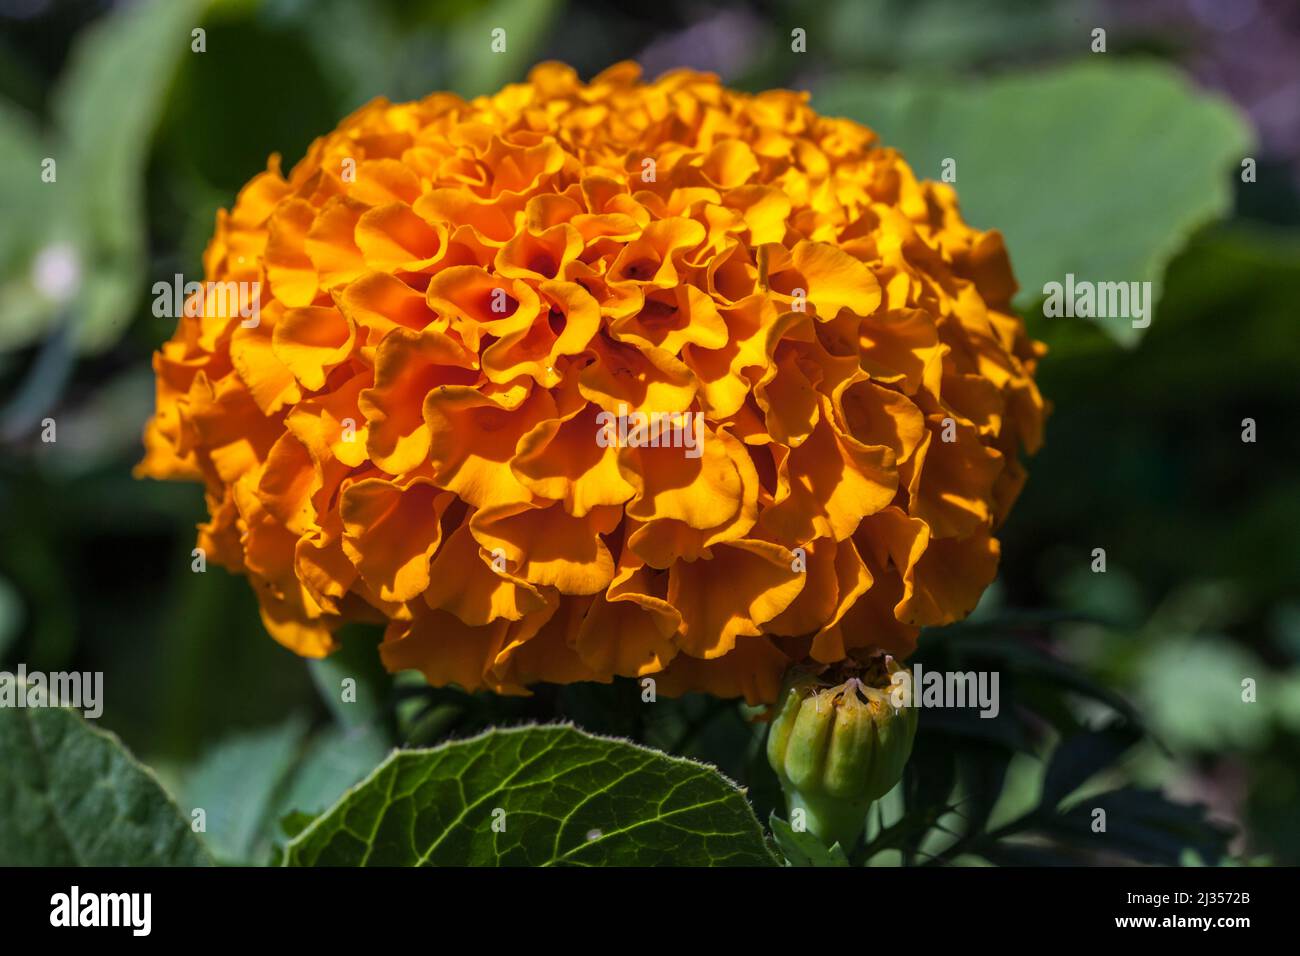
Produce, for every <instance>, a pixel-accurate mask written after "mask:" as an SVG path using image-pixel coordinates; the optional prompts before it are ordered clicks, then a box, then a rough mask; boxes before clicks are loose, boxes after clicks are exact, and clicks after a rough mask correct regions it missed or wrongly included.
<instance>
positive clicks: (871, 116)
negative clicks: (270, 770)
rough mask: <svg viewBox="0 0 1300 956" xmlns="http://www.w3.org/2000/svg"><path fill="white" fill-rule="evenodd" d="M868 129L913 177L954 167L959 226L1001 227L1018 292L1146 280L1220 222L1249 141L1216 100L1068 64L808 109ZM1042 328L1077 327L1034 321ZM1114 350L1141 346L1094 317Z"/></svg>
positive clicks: (1172, 77) (837, 98) (918, 85)
mask: <svg viewBox="0 0 1300 956" xmlns="http://www.w3.org/2000/svg"><path fill="white" fill-rule="evenodd" d="M813 103H814V105H815V106H816V107H817V108H818V109H819V110H820V111H822V112H825V113H839V114H842V115H846V116H850V117H852V118H853V119H856V120H859V121H861V122H863V123H865V124H866V125H868V126H870V127H871V128H872V129H874V130H876V131H877V132H878V133H879V134H880V136H881V138H882V140H883V142H884V144H885V145H887V146H893V147H896V148H898V149H900V150H901V151H902V153H903V155H904V157H905V158H906V159H907V161H908V162H909V164H910V165H911V166H912V168H913V170H915V172H916V174H917V176H918V177H920V178H923V179H938V178H939V177H940V174H941V171H942V164H943V161H944V160H945V159H947V158H951V159H954V160H956V182H955V184H954V185H955V187H956V189H957V194H958V196H959V197H960V199H961V205H962V213H963V216H964V217H965V218H966V219H967V221H969V222H970V223H972V224H973V225H975V226H977V227H979V228H982V229H993V228H996V229H1000V230H1001V231H1002V233H1003V234H1004V236H1005V237H1006V241H1007V247H1008V249H1009V251H1010V254H1011V262H1012V265H1013V267H1014V269H1015V273H1016V277H1017V278H1018V280H1019V282H1020V288H1021V292H1020V295H1019V297H1018V298H1017V300H1016V301H1017V305H1018V306H1020V307H1021V308H1029V307H1032V306H1035V305H1036V304H1037V302H1038V301H1039V300H1040V299H1041V297H1042V296H1043V294H1044V293H1043V286H1044V284H1045V283H1047V282H1052V281H1056V282H1064V281H1065V276H1066V274H1067V273H1073V274H1074V276H1075V280H1076V282H1077V281H1082V280H1088V281H1092V282H1121V281H1122V282H1131V281H1150V282H1151V283H1152V302H1153V303H1154V302H1156V301H1159V298H1160V285H1161V281H1162V277H1163V274H1164V270H1165V266H1166V265H1167V264H1168V262H1169V260H1170V259H1171V258H1173V256H1174V255H1175V254H1176V253H1177V252H1178V251H1179V249H1180V248H1181V247H1182V246H1183V244H1184V242H1185V241H1186V240H1187V238H1188V236H1189V235H1190V234H1191V233H1192V232H1193V231H1194V230H1195V229H1197V228H1198V227H1200V226H1202V225H1204V224H1205V223H1207V222H1210V221H1212V220H1214V219H1216V218H1218V217H1220V216H1222V215H1223V214H1224V213H1225V212H1227V211H1228V209H1229V207H1230V204H1231V197H1232V177H1233V176H1234V175H1235V172H1236V171H1238V170H1239V168H1240V166H1239V164H1240V162H1241V160H1242V158H1243V157H1244V156H1245V155H1246V151H1247V149H1248V144H1249V142H1250V134H1249V131H1248V128H1247V127H1246V125H1245V124H1244V123H1243V121H1242V120H1241V119H1240V117H1239V116H1238V115H1237V114H1236V113H1235V112H1234V111H1233V110H1232V108H1230V107H1229V106H1228V105H1227V104H1226V103H1225V102H1224V101H1222V100H1219V99H1217V98H1213V97H1210V96H1207V95H1205V94H1203V93H1198V92H1194V91H1193V90H1192V89H1191V88H1190V86H1189V85H1188V84H1187V81H1186V80H1185V79H1183V78H1182V76H1181V75H1180V74H1179V73H1178V72H1177V71H1176V70H1174V69H1172V68H1169V67H1166V66H1163V65H1159V64H1155V63H1134V62H1131V61H1130V62H1126V63H1122V64H1118V63H1100V62H1092V61H1085V62H1083V63H1080V64H1077V65H1071V66H1066V67H1062V68H1057V69H1053V70H1045V71H1042V72H1036V73H1032V74H1019V75H1011V76H1005V77H999V78H995V79H992V80H988V81H985V82H983V83H978V82H970V81H966V80H963V81H961V82H955V81H954V80H953V79H952V78H934V79H926V80H923V81H922V80H911V79H909V80H897V81H882V80H880V79H877V78H867V77H838V78H832V79H831V80H829V81H828V82H826V83H825V84H823V85H822V86H821V87H820V89H819V90H818V92H817V94H816V96H815V97H814V100H813ZM1042 321H1043V332H1042V334H1048V335H1050V334H1051V331H1052V323H1069V322H1079V321H1087V320H1081V319H1066V318H1060V319H1044V320H1042ZM1096 321H1097V322H1098V323H1099V324H1101V325H1102V326H1103V327H1104V328H1105V330H1106V331H1107V332H1108V333H1109V334H1110V335H1111V337H1112V338H1114V339H1115V340H1116V341H1118V342H1120V343H1121V344H1124V345H1133V344H1135V343H1136V342H1137V341H1138V339H1139V338H1140V337H1141V335H1142V331H1143V330H1142V329H1138V328H1134V327H1133V325H1132V321H1131V320H1130V319H1128V318H1112V319H1099V320H1096Z"/></svg>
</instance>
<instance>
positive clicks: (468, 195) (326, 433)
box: [138, 63, 1043, 702]
mask: <svg viewBox="0 0 1300 956" xmlns="http://www.w3.org/2000/svg"><path fill="white" fill-rule="evenodd" d="M204 268H205V271H206V278H207V280H208V283H209V285H211V284H216V283H247V284H250V285H251V284H253V283H257V285H256V286H253V287H254V288H256V289H258V296H257V300H256V301H257V305H258V306H259V308H258V310H257V312H258V314H257V318H256V321H247V320H246V319H244V320H241V313H238V312H236V311H234V310H232V309H230V308H228V307H225V306H223V305H222V300H221V297H220V296H214V295H211V294H204V295H199V296H197V298H196V301H195V302H194V304H193V307H192V308H190V309H188V310H187V312H186V314H185V315H184V316H182V317H181V318H180V320H179V323H178V327H177V330H176V334H175V335H174V336H173V338H172V339H171V341H169V342H167V343H166V344H164V345H163V347H162V349H161V350H160V351H159V352H158V353H157V355H156V356H155V362H154V367H155V369H156V372H157V411H156V414H155V416H154V418H153V419H152V420H151V421H150V423H149V425H148V427H147V430H146V433H145V444H146V448H147V455H146V457H145V459H144V461H143V462H142V463H141V465H140V466H139V468H138V473H139V474H141V475H147V476H151V477H156V478H181V479H186V480H196V479H197V480H201V481H202V482H203V483H204V485H205V487H206V490H207V504H208V509H209V515H210V518H209V520H208V521H207V522H206V523H205V524H202V525H200V527H199V545H200V546H201V547H202V548H204V549H205V550H206V552H207V555H208V558H209V560H213V561H216V562H218V563H220V564H222V565H224V566H225V567H227V568H229V569H231V570H232V571H235V572H238V573H242V574H246V575H247V576H248V577H249V579H250V580H251V581H252V583H253V585H254V588H255V590H256V593H257V596H258V599H259V601H260V602H261V609H262V618H263V620H264V622H265V625H266V627H267V630H268V631H269V632H270V633H271V635H272V636H273V637H275V639H276V640H278V641H280V642H281V643H283V644H284V645H286V646H287V647H289V648H291V649H293V650H294V651H296V652H298V653H300V654H304V655H308V656H320V655H324V654H328V653H329V652H330V651H331V649H332V648H333V647H334V646H335V644H334V638H333V634H334V632H335V631H336V630H337V629H338V627H339V626H340V625H342V624H344V623H345V622H348V621H352V620H370V621H375V622H384V623H386V624H387V631H386V634H385V638H384V642H383V644H382V645H381V653H382V655H383V659H384V661H385V663H386V664H387V666H388V667H389V668H391V669H394V670H396V669H403V668H416V669H418V670H420V671H422V672H423V673H424V675H425V676H426V677H427V678H428V680H429V681H431V682H432V683H435V684H446V683H456V684H459V685H461V686H462V687H465V688H469V689H475V688H485V687H486V688H491V689H493V690H496V691H498V692H504V693H522V692H526V690H525V689H526V687H527V685H529V684H530V683H533V682H537V681H555V682H569V681H578V680H609V679H610V678H611V677H612V676H614V675H625V676H643V675H650V674H653V675H655V676H656V679H657V681H658V682H659V688H660V690H661V691H664V692H666V693H679V692H682V691H686V690H706V691H709V692H712V693H715V694H718V695H726V696H737V695H744V696H745V697H746V698H747V699H748V700H750V701H751V702H766V701H772V700H774V699H775V698H776V696H777V693H778V690H779V687H780V680H781V675H782V674H783V673H784V672H785V671H786V670H787V668H788V667H789V666H790V665H791V663H793V662H796V661H805V660H809V659H811V660H812V661H816V662H822V663H831V662H836V661H840V660H842V659H844V658H845V657H846V656H849V655H850V654H851V653H853V652H855V651H860V650H862V649H868V648H871V649H874V648H880V649H883V650H885V651H888V652H889V653H891V654H893V655H895V656H898V657H906V656H907V655H908V653H909V652H911V651H912V649H913V648H914V645H915V640H916V636H917V633H918V631H919V629H920V628H921V627H922V626H926V625H940V624H945V623H948V622H950V621H954V620H957V619H959V618H961V617H963V616H964V615H966V614H967V613H969V612H970V611H971V609H972V608H973V607H974V606H975V603H976V601H977V600H978V598H979V596H980V594H981V593H982V592H983V590H984V588H985V587H986V586H987V585H988V583H989V582H990V581H991V580H992V578H993V575H994V572H995V570H996V566H997V561H998V542H997V540H996V539H995V538H994V537H993V529H994V528H995V527H996V526H997V525H998V523H999V522H1000V521H1001V520H1002V518H1003V517H1004V516H1005V515H1006V513H1007V511H1008V509H1009V508H1010V506H1011V503H1012V501H1013V500H1014V498H1015V497H1016V495H1017V493H1018V492H1019V490H1020V487H1021V484H1022V483H1023V481H1024V474H1025V473H1024V471H1023V469H1022V468H1021V466H1020V464H1019V461H1018V455H1019V453H1020V450H1021V448H1022V447H1023V448H1024V449H1026V450H1027V451H1028V452H1030V453H1032V452H1033V451H1034V450H1036V448H1037V446H1038V445H1039V442H1040V440H1041V432H1042V418H1043V402H1042V399H1041V398H1040V396H1039V393H1038V390H1037V388H1036V387H1035V385H1034V380H1033V375H1034V370H1035V365H1036V362H1037V359H1038V357H1039V356H1040V355H1041V353H1042V351H1043V348H1042V346H1041V345H1039V344H1038V343H1035V342H1033V341H1032V340H1030V339H1029V338H1028V337H1027V335H1026V333H1025V330H1024V327H1023V325H1022V324H1021V322H1020V320H1019V319H1018V318H1017V317H1016V316H1015V315H1014V313H1013V312H1012V311H1011V307H1010V299H1011V296H1012V294H1013V293H1014V292H1015V289H1016V286H1015V281H1014V279H1013V278H1012V275H1011V270H1010V265H1009V263H1008V260H1007V255H1006V250H1005V249H1004V247H1003V243H1002V239H1001V237H1000V236H999V234H998V233H996V232H979V231H977V230H975V229H972V228H970V227H969V226H967V225H966V224H965V223H964V222H963V221H962V219H961V217H960V215H959V214H958V211H957V202H956V196H955V195H954V193H953V191H952V189H950V188H949V187H948V186H946V185H942V184H937V183H932V182H918V181H917V179H916V177H915V176H914V175H913V173H912V171H911V169H909V168H908V166H907V165H906V163H904V162H903V160H902V159H901V157H900V156H899V155H898V154H897V153H896V152H894V151H893V150H890V149H887V148H884V147H882V146H881V145H880V144H879V143H878V142H877V138H876V136H875V134H874V133H872V132H871V131H870V130H868V129H865V128H864V127H862V126H860V125H858V124H856V123H853V122H850V121H848V120H843V119H831V118H826V117H822V116H819V115H817V113H815V112H814V111H813V110H812V109H810V108H809V106H808V105H807V97H806V96H805V95H800V94H796V93H791V92H784V91H774V92H768V93H762V94H759V95H747V94H741V93H736V92H733V91H731V90H728V89H725V88H724V87H722V86H721V85H719V83H718V81H717V79H716V78H715V77H713V76H709V75H705V74H699V73H694V72H688V71H678V72H673V73H669V74H667V75H665V76H663V77H661V78H660V79H658V80H656V81H655V82H652V83H643V82H642V81H641V78H640V72H639V70H638V68H637V67H636V66H635V65H633V64H631V63H623V64H619V65H617V66H614V67H612V68H610V69H609V70H607V71H606V72H604V73H602V74H601V75H600V76H598V77H596V79H595V80H594V81H592V82H591V83H590V84H589V85H584V84H583V83H581V82H580V81H579V80H578V78H577V76H576V75H575V74H574V72H573V71H572V70H571V69H569V68H568V67H566V66H563V65H559V64H544V65H541V66H538V67H537V68H536V69H534V70H533V72H532V74H531V75H530V77H529V81H528V82H527V83H522V84H518V85H512V86H508V87H506V88H505V89H504V90H502V91H501V92H500V93H498V94H496V95H495V96H490V97H480V98H478V99H475V100H472V101H469V102H466V101H464V100H462V99H460V98H458V97H456V96H451V95H448V94H435V95H432V96H429V97H427V98H426V99H423V100H421V101H419V102H415V103H407V104H402V105H394V104H392V103H389V102H386V101H383V100H377V101H375V102H373V103H371V104H369V105H368V106H365V107H363V108H362V109H361V110H359V111H358V112H357V113H355V114H353V115H352V116H350V117H348V118H347V119H346V120H344V121H343V123H342V124H341V125H340V126H339V128H338V129H337V130H335V131H334V132H332V133H330V134H329V135H327V136H325V137H323V138H321V139H318V140H317V141H316V142H315V143H313V144H312V146H311V148H310V150H309V151H308V153H307V156H306V157H305V158H304V159H303V160H302V161H301V162H300V163H299V164H298V165H297V166H296V167H294V169H293V171H292V173H291V174H290V175H289V177H288V178H287V179H285V178H284V177H283V176H281V174H280V170H279V161H278V158H277V157H272V159H271V162H270V164H269V168H268V169H267V171H266V172H264V173H261V174H260V175H258V176H256V177H255V178H254V179H253V180H252V181H251V182H250V183H248V185H247V186H245V187H244V189H243V191H242V192H241V193H240V194H239V197H238V199H237V201H236V202H235V206H234V208H233V209H232V210H230V211H229V212H225V211H223V212H221V213H219V214H218V216H217V226H216V234H215V236H214V237H213V239H212V241H211V243H210V244H209V246H208V249H207V252H206V254H205V257H204ZM190 313H193V314H190ZM629 421H630V422H631V427H630V430H629V428H628V427H627V426H628V423H629ZM647 422H649V423H650V425H651V427H650V429H649V430H647V428H646V424H647ZM660 425H662V427H659V426H660ZM638 429H639V430H638ZM651 436H658V438H659V439H661V440H655V441H651V440H650V437H651Z"/></svg>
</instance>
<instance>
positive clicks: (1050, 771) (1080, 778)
mask: <svg viewBox="0 0 1300 956" xmlns="http://www.w3.org/2000/svg"><path fill="white" fill-rule="evenodd" d="M1141 739H1142V734H1141V732H1140V731H1138V730H1137V729H1136V728H1134V727H1132V726H1130V725H1128V724H1120V725H1114V726H1110V727H1106V728H1104V729H1102V730H1098V731H1093V732H1091V733H1083V734H1076V735H1074V736H1073V737H1070V738H1069V739H1067V740H1063V741H1062V742H1061V743H1060V744H1058V745H1057V747H1056V749H1055V750H1054V751H1053V752H1052V760H1051V762H1050V763H1049V764H1048V765H1047V774H1046V776H1045V777H1044V778H1043V794H1042V806H1043V809H1045V810H1055V809H1056V807H1057V806H1058V805H1059V804H1060V803H1061V801H1062V800H1064V799H1065V798H1066V797H1068V796H1069V795H1070V794H1072V793H1074V791H1076V790H1078V789H1079V788H1080V787H1081V786H1083V785H1084V784H1085V783H1087V782H1088V781H1089V780H1090V779H1091V778H1092V777H1094V776H1096V775H1097V774H1098V773H1100V772H1101V771H1103V770H1105V769H1106V768H1107V767H1110V766H1112V765H1113V764H1114V763H1115V762H1116V761H1117V760H1119V758H1120V757H1122V756H1123V755H1124V754H1125V753H1127V752H1128V750H1129V749H1130V748H1131V747H1133V746H1134V745H1135V744H1136V743H1137V742H1138V741H1139V740H1141Z"/></svg>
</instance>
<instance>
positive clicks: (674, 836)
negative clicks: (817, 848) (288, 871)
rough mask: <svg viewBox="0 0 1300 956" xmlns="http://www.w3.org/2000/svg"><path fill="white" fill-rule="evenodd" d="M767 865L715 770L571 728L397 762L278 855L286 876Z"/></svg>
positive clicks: (518, 731)
mask: <svg viewBox="0 0 1300 956" xmlns="http://www.w3.org/2000/svg"><path fill="white" fill-rule="evenodd" d="M494 824H495V827H494ZM776 862H777V861H776V858H775V857H774V856H773V855H772V853H771V851H770V850H769V849H768V848H767V845H766V842H765V840H764V837H763V830H762V827H761V826H760V825H759V822H758V820H757V819H756V818H755V816H754V813H753V811H752V810H751V809H750V807H749V804H748V803H747V802H746V801H745V797H744V794H743V792H742V791H740V790H738V789H737V788H736V787H735V786H734V785H733V784H732V783H730V782H729V781H728V780H726V779H724V778H723V777H722V776H720V775H719V774H718V773H717V772H716V771H714V770H713V769H712V768H710V767H706V766H704V765H703V764H697V763H694V762H692V761H689V760H685V759H682V758H680V757H672V756H669V755H667V754H663V753H659V752H658V751H654V750H648V749H646V748H644V747H638V746H636V745H634V744H630V743H627V742H625V741H620V740H612V739H609V738H604V737H594V736H591V735H590V734H585V733H583V732H581V731H579V730H577V729H575V728H573V727H569V726H545V727H524V728H515V729H508V730H492V731H489V732H487V733H485V734H483V735H481V736H479V737H475V738H472V739H470V740H465V741H459V742H456V743H450V744H445V745H443V746H441V747H436V748H434V749H432V750H406V751H398V752H396V753H394V754H393V755H392V756H391V757H389V759H388V760H386V761H385V762H384V763H383V764H381V765H380V766H379V767H378V768H377V769H376V770H375V772H374V773H373V774H371V775H370V777H369V778H368V779H366V780H365V781H364V782H363V783H362V784H360V785H359V786H358V787H356V788H354V789H353V790H352V791H350V792H349V793H348V794H347V795H346V796H345V797H344V798H343V799H342V800H341V801H339V803H338V804H337V805H336V806H335V807H333V808H332V809H331V810H330V811H329V812H328V813H326V814H325V815H323V816H322V817H320V818H319V819H318V820H317V821H316V822H315V823H313V824H312V825H311V826H310V827H309V828H308V829H306V830H305V831H303V832H302V833H300V834H299V835H298V836H297V837H296V838H295V839H294V840H292V841H291V842H290V843H289V845H288V847H287V848H286V853H285V863H286V864H288V865H296V866H313V865H315V866H366V865H369V866H441V865H493V864H496V865H536V866H554V865H573V866H599V865H616V866H620V865H652V864H658V865H676V866H687V865H748V866H772V865H775V864H776Z"/></svg>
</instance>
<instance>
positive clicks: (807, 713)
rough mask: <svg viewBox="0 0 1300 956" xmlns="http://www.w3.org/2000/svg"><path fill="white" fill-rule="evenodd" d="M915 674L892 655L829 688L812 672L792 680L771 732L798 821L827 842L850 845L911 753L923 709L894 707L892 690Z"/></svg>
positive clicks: (771, 747)
mask: <svg viewBox="0 0 1300 956" xmlns="http://www.w3.org/2000/svg"><path fill="white" fill-rule="evenodd" d="M910 679H911V674H910V673H909V672H908V671H907V669H906V668H904V667H902V666H901V665H900V664H898V662H896V661H895V660H894V659H893V658H892V657H889V656H888V655H881V656H880V657H877V658H874V659H873V660H872V661H871V662H870V663H869V664H868V666H867V667H866V668H865V669H864V670H863V671H862V672H861V673H860V674H858V675H857V676H853V677H849V678H848V679H847V680H845V681H844V682H843V683H840V684H836V685H834V686H827V685H826V684H825V683H824V682H822V681H821V680H819V679H818V678H816V677H815V676H813V675H812V674H809V673H806V672H795V673H794V674H792V675H791V676H790V677H789V678H787V682H786V686H785V688H784V689H783V691H782V696H781V700H780V701H779V702H778V704H777V706H778V708H779V709H778V711H777V715H776V718H775V720H773V722H772V728H771V731H770V732H769V734H768V738H767V759H768V762H769V763H771V765H772V769H773V770H775V771H776V774H777V776H778V777H779V778H780V780H781V787H782V789H784V791H785V795H786V804H787V808H788V809H789V811H790V817H791V820H792V821H793V820H794V818H795V811H796V810H802V811H803V813H804V818H805V821H806V823H807V827H808V829H809V830H811V831H812V832H813V833H814V834H816V835H817V836H818V837H819V838H821V839H822V840H823V841H824V842H826V843H827V844H830V843H834V842H837V841H838V842H839V843H840V845H841V846H844V847H846V848H847V847H850V846H852V845H853V844H854V843H856V842H857V839H858V837H859V836H861V834H862V828H863V826H864V824H865V822H866V815H867V809H868V808H869V807H870V806H871V804H872V802H873V801H875V800H878V799H880V797H882V796H884V795H885V794H886V793H888V792H889V791H890V789H892V788H893V786H894V784H896V783H898V781H899V778H901V777H902V775H903V766H904V765H905V764H906V763H907V758H908V756H910V754H911V752H912V739H913V737H914V736H915V735H916V719H917V711H916V709H915V708H914V707H910V706H903V707H896V706H895V704H896V703H898V702H899V700H900V695H893V694H892V691H893V689H894V688H895V687H897V686H898V684H899V683H900V682H901V681H904V680H908V681H910Z"/></svg>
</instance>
